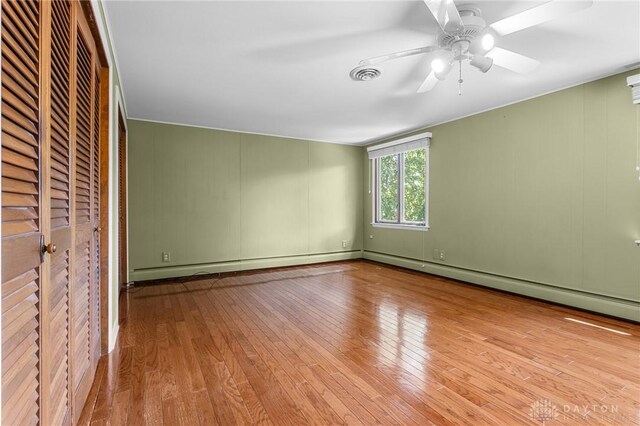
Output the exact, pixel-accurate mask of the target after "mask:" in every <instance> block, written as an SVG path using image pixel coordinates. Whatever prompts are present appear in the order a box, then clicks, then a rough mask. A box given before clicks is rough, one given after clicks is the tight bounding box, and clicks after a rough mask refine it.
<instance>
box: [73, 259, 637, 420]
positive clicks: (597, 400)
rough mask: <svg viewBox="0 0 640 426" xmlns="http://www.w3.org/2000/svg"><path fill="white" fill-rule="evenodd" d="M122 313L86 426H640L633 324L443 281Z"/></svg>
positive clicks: (203, 286) (259, 294)
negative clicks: (115, 345) (520, 425)
mask: <svg viewBox="0 0 640 426" xmlns="http://www.w3.org/2000/svg"><path fill="white" fill-rule="evenodd" d="M124 303H125V308H126V310H125V312H124V313H125V315H126V319H125V321H124V322H123V323H122V325H121V328H120V337H119V342H118V345H117V347H116V349H115V350H114V351H113V352H112V354H110V355H109V356H107V357H103V359H102V360H101V361H100V364H99V366H98V372H97V374H96V381H95V383H94V385H93V388H92V390H91V393H90V396H89V401H88V403H87V406H86V407H85V410H84V412H83V414H82V418H81V424H89V423H90V424H92V425H102V424H149V425H160V424H166V425H179V424H184V425H197V424H203V425H213V424H222V425H228V424H253V423H264V424H275V425H285V424H342V423H347V424H375V423H379V424H420V425H426V424H436V425H441V424H474V425H480V424H492V425H497V424H508V425H512V424H533V425H536V424H537V425H540V424H543V420H544V421H545V424H548V425H553V424H571V425H576V424H589V425H591V424H620V425H631V424H640V326H638V325H635V324H631V323H627V322H623V321H617V320H613V319H610V318H606V317H601V316H598V315H594V314H589V313H585V312H581V311H577V310H572V309H568V308H564V307H559V306H554V305H551V304H547V303H543V302H539V301H535V300H531V299H526V298H521V297H518V296H513V295H509V294H505V293H500V292H496V291H492V290H488V289H483V288H480V287H474V286H471V285H467V284H461V283H457V282H455V281H452V280H447V279H444V278H438V277H433V276H430V275H425V274H420V273H415V272H411V271H406V270H402V269H395V268H391V267H387V266H384V265H379V264H375V263H370V262H365V261H353V262H345V263H334V264H323V265H317V266H305V267H296V268H284V269H278V270H267V271H259V272H255V273H243V274H238V275H229V276H223V277H222V278H221V279H217V278H213V279H211V278H205V279H201V280H199V281H190V282H186V283H185V284H184V285H182V284H180V283H179V282H174V283H162V284H156V285H148V286H141V287H139V288H136V289H134V290H132V291H131V292H130V293H128V294H127V295H126V299H125V301H124ZM578 321H579V322H578ZM612 330H613V331H612ZM621 333H624V334H621Z"/></svg>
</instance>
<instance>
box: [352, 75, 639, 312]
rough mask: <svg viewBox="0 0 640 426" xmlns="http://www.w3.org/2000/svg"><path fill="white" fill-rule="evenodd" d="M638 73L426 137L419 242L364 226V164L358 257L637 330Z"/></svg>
mask: <svg viewBox="0 0 640 426" xmlns="http://www.w3.org/2000/svg"><path fill="white" fill-rule="evenodd" d="M637 72H638V71H637V70H636V71H634V72H630V73H626V74H620V75H615V76H612V77H609V78H605V79H602V80H598V81H595V82H591V83H587V84H584V85H581V86H577V87H573V88H570V89H567V90H563V91H560V92H556V93H553V94H549V95H545V96H542V97H539V98H535V99H532V100H528V101H525V102H521V103H517V104H514V105H510V106H507V107H504V108H500V109H496V110H492V111H489V112H485V113H481V114H477V115H474V116H472V117H468V118H464V119H460V120H457V121H453V122H450V123H446V124H443V125H439V126H435V127H432V128H429V129H425V130H429V131H431V132H432V133H433V139H432V145H431V159H430V176H429V178H430V181H431V185H430V206H429V213H430V226H431V229H430V230H429V231H427V232H419V231H408V230H395V229H382V228H377V227H373V226H372V225H371V221H372V218H371V198H370V197H371V196H370V194H369V188H368V182H369V179H368V173H369V161H368V160H367V159H366V154H363V155H365V159H364V160H363V165H364V167H363V169H364V170H363V173H364V174H363V178H364V182H365V188H364V197H365V202H364V210H363V211H364V223H365V231H364V234H365V243H364V250H365V253H364V255H365V257H366V258H370V259H374V260H378V261H383V262H387V263H393V264H398V265H402V266H407V267H410V268H414V269H418V270H424V271H427V272H432V273H437V274H441V275H445V276H451V277H453V278H458V279H462V280H465V281H470V282H476V283H479V284H483V285H488V286H492V287H496V288H501V289H504V290H509V291H514V292H518V293H523V294H527V295H530V296H535V297H541V298H544V299H548V300H552V301H557V302H560V303H566V304H571V305H574V306H579V307H583V308H587V309H592V310H596V311H601V312H604V313H609V314H612V315H618V316H623V317H627V318H632V319H635V320H640V304H639V303H638V302H639V301H640V248H638V247H636V246H635V244H634V240H636V239H640V182H639V181H638V172H637V171H636V170H635V167H636V155H637V153H636V149H637V140H638V137H639V134H638V125H637V122H638V115H639V114H640V108H639V107H638V106H637V105H633V104H632V103H631V93H630V89H629V88H628V87H627V86H626V81H625V80H626V76H627V75H631V74H635V73H637ZM434 249H438V250H444V251H445V261H444V262H440V261H437V260H434V259H433V250H434Z"/></svg>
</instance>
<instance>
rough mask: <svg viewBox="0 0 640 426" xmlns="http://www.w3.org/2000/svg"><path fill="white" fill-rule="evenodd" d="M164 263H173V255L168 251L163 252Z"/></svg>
mask: <svg viewBox="0 0 640 426" xmlns="http://www.w3.org/2000/svg"><path fill="white" fill-rule="evenodd" d="M162 261H163V262H171V253H169V252H168V251H163V252H162Z"/></svg>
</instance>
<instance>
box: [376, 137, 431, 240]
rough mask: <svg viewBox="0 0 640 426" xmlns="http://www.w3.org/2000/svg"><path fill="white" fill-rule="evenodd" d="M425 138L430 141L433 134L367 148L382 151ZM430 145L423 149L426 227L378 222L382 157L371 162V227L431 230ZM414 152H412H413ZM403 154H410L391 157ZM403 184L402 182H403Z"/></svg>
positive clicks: (401, 213)
mask: <svg viewBox="0 0 640 426" xmlns="http://www.w3.org/2000/svg"><path fill="white" fill-rule="evenodd" d="M425 138H429V140H430V139H431V133H423V134H420V135H416V136H413V137H409V138H404V139H400V140H398V141H394V142H388V143H386V144H382V145H376V146H375V147H369V148H367V151H369V152H371V151H374V150H376V148H378V149H380V148H383V147H392V146H396V145H404V144H406V145H408V144H409V143H411V142H414V141H417V140H420V139H425ZM430 145H431V144H430V143H428V144H427V146H426V147H425V148H423V149H425V163H426V164H425V169H426V173H425V185H424V192H425V203H426V205H425V217H424V219H425V223H424V225H422V224H420V225H417V224H415V225H414V224H411V223H407V222H405V223H397V222H377V221H376V218H377V217H378V212H377V209H378V207H379V205H378V204H379V203H378V197H379V190H378V180H379V179H378V176H377V174H378V167H377V161H378V160H379V159H380V157H375V158H371V159H370V160H369V164H370V168H371V176H370V179H371V182H372V184H373V185H372V186H373V188H372V197H371V218H372V222H371V225H372V226H373V227H374V228H389V229H403V230H409V231H410V230H413V231H428V230H429V229H430V226H429V219H430V215H429V208H430V206H431V203H430V200H429V186H430V183H431V180H430V179H429V172H430V167H429V163H430V156H431V149H430ZM411 151H412V150H411ZM403 152H408V151H400V152H398V153H396V154H389V155H397V154H399V153H403ZM398 167H400V165H398ZM398 178H399V179H401V178H402V176H399V177H398ZM401 182H402V181H401ZM399 187H400V188H402V185H399ZM398 199H399V200H402V199H403V198H402V193H401V191H400V193H399V194H398ZM402 204H403V203H402V202H401V203H400V206H399V208H398V214H399V215H400V216H399V217H400V219H402V218H403V212H402V210H403V209H402Z"/></svg>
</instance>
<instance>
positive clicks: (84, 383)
mask: <svg viewBox="0 0 640 426" xmlns="http://www.w3.org/2000/svg"><path fill="white" fill-rule="evenodd" d="M76 11H77V14H76V16H77V27H76V35H75V70H74V71H75V85H74V86H75V96H74V98H75V114H72V118H74V119H75V120H74V121H75V123H74V129H75V134H74V144H75V147H74V167H73V169H72V170H73V173H72V174H73V179H72V181H73V185H74V190H73V197H72V201H73V205H74V210H75V211H74V213H75V215H74V234H75V237H74V241H73V246H74V249H73V281H72V288H71V295H72V309H71V317H72V320H71V324H72V327H71V348H72V351H73V353H72V354H71V355H72V359H73V362H72V377H73V389H74V402H73V403H74V406H76V407H82V405H83V404H84V401H85V400H86V398H87V394H88V393H89V388H90V386H91V383H92V381H93V373H94V371H95V365H96V363H97V353H99V346H100V343H99V338H100V329H99V318H100V316H99V282H98V281H99V274H96V268H98V267H99V266H98V265H99V262H98V259H97V258H96V255H97V253H96V251H97V250H96V247H97V245H96V241H97V240H98V237H97V234H98V233H97V232H96V231H97V227H98V226H97V223H98V222H97V219H98V217H97V216H96V213H95V211H96V208H95V203H98V202H99V198H98V197H97V188H99V180H98V182H97V186H96V179H95V178H96V176H98V179H99V170H98V167H99V161H96V159H97V158H98V154H99V152H96V150H97V149H98V145H97V140H96V134H97V133H96V131H95V117H96V115H97V114H98V110H97V108H96V106H97V104H96V93H97V92H96V86H97V83H98V82H97V79H96V72H95V71H94V70H95V69H96V60H97V57H96V54H95V51H96V50H95V45H94V43H93V39H92V36H91V32H90V30H89V26H88V24H87V21H86V19H85V18H84V15H83V14H82V13H81V10H80V8H79V7H78V8H76ZM98 210H99V209H98ZM98 242H99V241H98ZM96 311H97V316H96ZM96 320H97V321H98V326H97V327H96V324H95V322H96ZM96 345H97V347H98V349H97V351H98V352H97V353H96V349H95V348H96ZM79 415H80V411H79V410H76V411H74V415H73V417H74V421H75V420H77V418H78V416H79Z"/></svg>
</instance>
